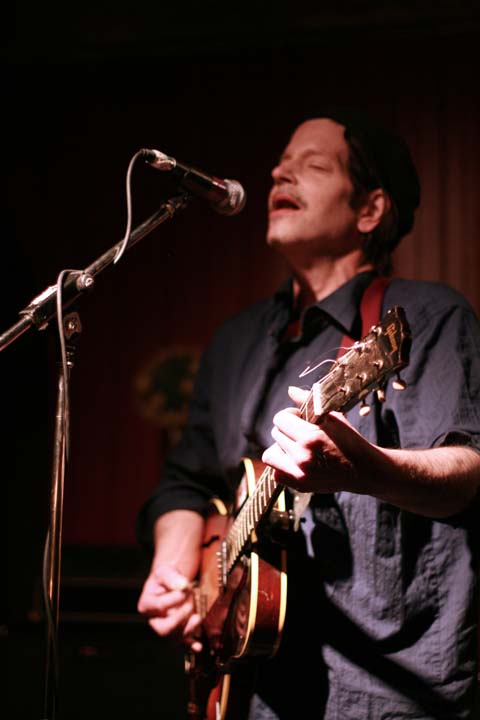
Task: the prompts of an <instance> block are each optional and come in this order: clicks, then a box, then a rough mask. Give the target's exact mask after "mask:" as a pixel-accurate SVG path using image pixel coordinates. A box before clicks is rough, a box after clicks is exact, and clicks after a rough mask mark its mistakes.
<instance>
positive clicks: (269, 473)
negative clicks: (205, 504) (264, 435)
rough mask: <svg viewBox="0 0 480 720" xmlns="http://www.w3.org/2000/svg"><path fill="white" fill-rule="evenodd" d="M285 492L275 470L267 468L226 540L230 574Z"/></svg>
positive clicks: (227, 562)
mask: <svg viewBox="0 0 480 720" xmlns="http://www.w3.org/2000/svg"><path fill="white" fill-rule="evenodd" d="M282 490H283V485H280V484H279V483H277V482H276V480H275V470H274V469H273V468H271V467H266V468H265V470H264V471H263V473H262V474H261V475H260V477H259V478H258V481H257V484H256V485H255V489H254V491H253V493H252V494H251V495H250V496H249V497H248V498H247V500H245V503H244V504H243V506H242V508H241V510H240V512H239V513H238V515H237V517H236V518H235V522H234V523H233V525H232V527H231V528H230V530H229V532H228V533H227V536H226V538H225V543H226V566H227V572H229V571H230V570H231V569H232V567H233V565H234V564H235V561H236V560H237V558H238V557H239V556H240V555H241V553H242V551H243V550H244V548H245V546H246V544H247V542H248V540H249V538H250V536H251V534H252V532H254V531H255V530H256V529H257V528H258V525H259V523H260V521H261V520H262V518H264V517H265V515H266V514H267V513H268V511H269V510H270V508H271V507H272V505H273V504H274V503H275V501H276V500H277V498H278V496H279V495H280V493H281V492H282Z"/></svg>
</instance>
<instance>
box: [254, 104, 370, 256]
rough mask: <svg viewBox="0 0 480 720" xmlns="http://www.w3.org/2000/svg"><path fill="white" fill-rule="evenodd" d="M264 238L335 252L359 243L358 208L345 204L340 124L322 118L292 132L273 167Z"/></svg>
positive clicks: (349, 189) (347, 186)
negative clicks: (354, 208)
mask: <svg viewBox="0 0 480 720" xmlns="http://www.w3.org/2000/svg"><path fill="white" fill-rule="evenodd" d="M272 177H273V187H272V190H271V192H270V195H269V201H268V210H269V224H268V232H267V242H268V243H269V244H270V245H275V246H277V247H280V248H283V249H284V250H285V251H287V250H288V247H289V246H290V247H291V248H292V249H293V248H294V246H298V247H300V246H303V249H305V248H307V249H308V251H309V252H310V251H311V252H312V253H317V252H320V253H321V254H328V255H331V256H334V257H335V256H340V255H343V254H345V253H346V252H350V251H351V250H353V249H356V248H358V247H359V245H360V235H359V232H358V229H357V212H356V211H355V210H353V209H352V208H351V207H350V204H349V203H350V199H351V196H352V193H353V186H352V182H351V180H350V177H349V174H348V145H347V143H346V141H345V138H344V127H343V126H342V125H339V124H338V123H336V122H334V121H333V120H329V119H327V118H321V119H315V120H307V121H306V122H304V123H302V125H300V126H299V127H298V128H297V129H296V130H295V132H294V133H293V135H292V137H291V139H290V142H289V143H288V145H287V147H286V148H285V151H284V153H283V155H282V157H281V158H280V161H279V163H278V165H277V166H276V167H275V168H274V169H273V171H272Z"/></svg>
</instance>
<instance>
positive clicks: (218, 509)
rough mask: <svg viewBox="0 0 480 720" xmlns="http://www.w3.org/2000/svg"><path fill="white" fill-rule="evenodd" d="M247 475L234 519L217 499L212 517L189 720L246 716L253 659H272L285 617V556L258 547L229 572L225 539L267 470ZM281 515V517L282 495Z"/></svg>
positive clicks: (253, 542) (251, 469) (251, 465)
mask: <svg viewBox="0 0 480 720" xmlns="http://www.w3.org/2000/svg"><path fill="white" fill-rule="evenodd" d="M244 465H245V474H244V477H243V479H242V482H241V484H240V486H239V489H238V492H237V501H236V507H235V512H234V513H233V515H231V514H229V513H228V511H227V508H226V507H225V506H224V505H223V503H222V502H221V501H219V500H218V499H217V498H215V499H214V500H213V502H212V507H211V510H210V513H209V515H208V517H207V521H206V528H205V536H204V543H203V554H202V561H201V568H200V576H199V583H198V587H197V589H196V591H195V594H196V598H195V599H196V606H197V608H196V609H197V611H198V612H199V613H200V614H201V616H202V618H203V633H204V636H203V644H204V651H203V652H202V653H201V654H200V656H196V657H192V656H191V655H190V656H189V657H188V659H187V672H188V674H189V676H190V703H189V712H190V717H192V718H201V719H202V720H204V719H205V718H206V719H207V720H236V719H237V718H242V717H245V716H246V713H247V712H248V703H249V700H250V693H251V690H250V687H251V681H252V680H253V676H252V675H253V667H252V665H251V663H248V658H250V657H252V656H255V655H262V656H272V655H274V654H275V652H276V650H277V648H278V646H279V644H280V640H281V635H282V629H283V624H284V620H285V612H286V593H287V575H286V552H285V550H284V549H283V548H282V547H281V546H280V545H278V544H274V543H271V542H269V541H265V540H263V541H262V542H259V541H258V538H257V536H256V534H255V533H254V532H252V533H251V538H250V542H249V548H248V549H247V550H246V551H244V552H242V553H241V554H240V555H239V557H238V558H237V559H236V560H235V562H234V563H233V565H232V567H231V568H230V569H229V570H227V569H226V558H225V538H226V536H227V533H228V532H229V530H230V529H231V527H232V524H233V522H234V519H235V515H236V513H237V511H238V510H239V509H240V508H241V506H242V505H243V504H244V502H245V500H246V499H247V498H248V497H251V496H252V493H253V492H254V489H255V486H256V482H257V478H258V477H259V476H260V474H261V473H262V472H263V471H264V469H265V466H264V465H263V464H262V463H261V462H259V461H255V460H244ZM276 509H277V510H278V511H280V512H282V511H284V496H283V493H282V494H281V495H280V496H279V498H278V499H277V502H276Z"/></svg>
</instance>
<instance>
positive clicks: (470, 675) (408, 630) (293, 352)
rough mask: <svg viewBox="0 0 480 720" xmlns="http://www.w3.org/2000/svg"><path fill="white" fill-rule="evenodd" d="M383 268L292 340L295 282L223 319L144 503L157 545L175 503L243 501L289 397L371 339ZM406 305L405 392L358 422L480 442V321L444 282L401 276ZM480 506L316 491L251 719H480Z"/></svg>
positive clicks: (395, 293)
mask: <svg viewBox="0 0 480 720" xmlns="http://www.w3.org/2000/svg"><path fill="white" fill-rule="evenodd" d="M371 278H372V275H371V273H361V274H360V275H357V276H356V277H355V278H353V279H352V280H351V281H349V282H348V283H346V284H345V285H344V286H342V287H341V288H339V289H338V290H337V291H335V292H334V293H333V294H332V295H330V296H329V297H327V298H325V299H324V300H322V301H321V302H319V303H318V304H317V305H315V306H313V307H311V308H309V309H307V311H306V312H305V313H304V314H303V316H302V318H301V332H300V334H299V336H298V337H296V338H294V339H291V340H287V341H282V337H283V336H284V330H285V328H286V326H287V325H288V323H289V322H290V321H291V319H292V291H291V283H287V284H286V285H285V286H284V287H282V288H281V289H280V291H279V292H278V293H277V294H276V295H275V296H274V298H272V299H270V300H266V301H265V302H262V303H258V304H257V305H255V306H253V307H251V308H248V309H246V310H245V311H244V312H242V313H240V314H239V315H237V316H236V317H235V318H232V319H231V320H230V321H229V322H227V323H226V324H224V325H223V326H222V327H221V328H220V329H219V331H218V332H217V333H216V335H215V337H214V339H213V341H212V343H211V345H210V347H209V348H208V349H207V351H206V353H205V355H204V357H203V360H202V363H201V367H200V371H199V374H198V377H197V381H196V389H195V393H194V397H193V400H192V406H191V412H190V419H189V424H188V427H187V429H186V431H185V434H184V437H183V439H182V441H181V442H180V444H179V446H178V447H177V448H176V450H175V451H174V453H173V454H172V456H171V458H169V460H168V462H167V463H166V467H165V474H164V477H163V478H162V481H161V482H160V483H159V486H158V488H157V489H156V491H155V492H154V494H153V495H152V497H151V498H150V500H149V501H148V502H147V503H146V504H145V506H144V507H143V509H142V511H141V513H140V516H139V523H138V533H139V538H140V539H141V540H142V541H143V542H148V541H149V539H150V533H151V526H152V524H153V522H154V521H155V519H156V518H157V517H158V516H159V515H160V514H162V513H163V512H166V511H168V510H172V509H177V508H186V509H192V510H197V511H199V512H204V511H205V509H206V505H207V502H208V498H209V497H211V495H212V494H213V495H220V496H221V497H223V498H225V499H226V500H228V499H231V498H232V497H233V494H234V492H235V487H236V484H237V482H238V479H239V475H240V472H241V468H240V465H239V460H240V459H241V458H242V457H243V456H245V455H247V456H248V455H250V456H257V457H258V456H259V455H260V454H261V451H262V450H263V448H265V447H266V446H267V445H269V444H270V443H271V442H272V440H271V435H270V431H271V427H272V417H273V415H274V414H275V412H277V410H280V409H282V408H284V407H286V406H289V405H291V401H290V400H289V398H288V395H287V388H288V386H289V385H300V386H304V387H310V386H311V384H312V383H313V382H315V381H317V380H318V379H319V377H321V376H322V375H323V374H325V373H326V372H327V370H328V367H329V364H328V362H325V363H324V364H321V363H322V362H323V361H326V360H328V359H329V358H331V359H333V358H335V356H336V351H337V348H338V346H339V344H340V343H341V339H342V337H343V335H344V334H345V333H346V334H349V335H351V336H353V337H355V338H356V339H358V338H359V335H360V328H361V319H360V317H359V303H360V299H361V297H362V294H363V292H364V290H365V287H366V286H367V285H368V284H369V282H370V281H371ZM394 305H400V306H402V307H403V308H404V309H405V312H406V315H407V319H408V321H409V324H410V326H411V329H412V335H413V342H412V349H411V353H410V361H409V365H408V367H407V368H406V369H405V370H404V371H403V372H402V376H403V378H404V380H405V381H406V382H407V389H406V390H405V391H403V392H396V391H394V390H393V389H392V387H391V383H388V385H387V388H386V400H385V402H384V403H383V404H381V405H380V404H379V403H377V402H376V401H373V400H372V412H371V413H370V414H369V415H368V416H366V417H364V416H361V415H360V414H359V409H358V407H355V408H353V409H352V410H350V411H349V412H348V415H347V417H348V419H349V421H350V422H351V423H352V424H353V425H354V426H355V427H356V428H357V429H358V430H359V431H360V432H361V433H362V435H364V436H365V437H367V438H368V439H369V440H371V441H372V442H374V443H376V444H378V445H381V446H384V447H402V448H430V447H435V446H439V445H446V444H455V445H469V446H471V447H473V448H475V449H480V326H479V323H478V320H477V318H476V317H475V315H474V313H473V311H472V309H471V307H470V306H469V305H468V303H467V302H466V300H465V299H464V298H463V297H462V296H461V295H460V294H459V293H457V292H455V291H454V290H452V289H451V288H448V287H447V286H445V285H442V284H438V283H424V282H415V281H407V280H402V279H398V278H394V279H392V281H391V283H390V284H389V286H388V287H387V289H386V292H385V296H384V301H383V310H382V314H384V313H385V312H386V311H387V309H388V308H390V307H392V306H394ZM314 365H319V367H318V369H317V371H316V372H315V373H313V374H311V375H308V376H306V377H303V378H300V375H301V373H302V371H303V370H304V369H305V368H306V367H312V366H314ZM476 513H477V515H478V505H477V504H475V503H474V504H473V505H472V507H471V508H469V509H468V510H467V511H465V512H464V513H462V514H461V515H459V516H456V517H454V516H452V517H450V518H448V519H438V520H435V519H431V518H425V517H422V516H419V515H415V514H413V513H409V512H406V511H402V510H400V509H398V508H396V507H394V506H392V505H389V504H387V503H385V502H382V501H379V500H377V499H376V498H373V497H369V496H365V495H355V494H352V493H348V492H339V493H336V494H335V495H331V494H328V495H320V494H318V495H315V496H314V497H313V499H312V502H311V504H310V507H309V508H307V511H306V512H305V515H304V518H303V520H304V522H303V523H302V531H301V533H298V537H296V539H295V542H293V543H292V547H291V548H290V550H289V591H288V592H289V594H288V602H287V607H288V610H287V622H286V628H285V633H284V638H283V640H282V644H281V647H280V650H279V652H278V654H277V656H276V658H274V659H273V660H268V661H263V660H261V661H260V662H259V677H258V683H257V687H258V696H257V697H256V699H255V701H254V704H253V709H252V715H251V717H252V718H253V717H255V718H263V717H264V718H276V717H318V718H328V720H333V719H334V718H335V719H337V718H338V720H348V719H349V718H355V719H356V720H363V719H364V718H369V719H370V718H372V719H374V720H377V718H378V719H380V718H385V720H386V719H387V718H390V719H393V718H416V719H420V718H466V717H469V714H468V713H469V706H470V703H471V693H472V688H473V681H474V675H475V659H474V658H475V616H474V615H475V613H474V593H475V571H476V568H477V566H478V555H479V542H478V540H479V538H478V529H477V526H478V517H476V516H475V514H476ZM474 519H475V521H474ZM310 652H313V653H314V654H315V656H316V659H315V660H313V661H312V660H309V659H308V654H309V653H310ZM299 713H300V714H299Z"/></svg>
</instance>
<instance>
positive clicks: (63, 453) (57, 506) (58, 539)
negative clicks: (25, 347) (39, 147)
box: [0, 193, 192, 720]
mask: <svg viewBox="0 0 480 720" xmlns="http://www.w3.org/2000/svg"><path fill="white" fill-rule="evenodd" d="M191 198H192V195H190V194H189V193H182V194H181V195H177V196H175V197H173V198H170V199H169V200H167V201H166V202H165V203H163V204H162V205H161V206H160V208H159V209H158V210H157V211H156V212H155V213H154V214H153V215H151V216H150V217H149V218H147V220H145V221H144V222H143V223H141V224H140V225H138V226H137V227H136V228H134V229H133V230H132V232H131V233H130V237H129V239H128V243H127V246H126V249H128V250H129V249H130V248H131V247H133V245H135V244H136V243H137V242H138V241H139V240H141V239H142V238H144V237H145V236H146V235H148V234H149V233H150V232H152V230H154V229H155V228H156V227H158V226H159V225H160V224H161V223H162V222H164V221H165V220H169V219H170V218H172V217H173V216H174V215H175V213H176V212H178V211H179V210H183V209H184V208H185V207H186V206H187V204H188V202H189V201H190V200H191ZM122 246H123V241H120V242H118V243H117V244H116V245H114V246H113V247H111V248H110V249H109V250H107V251H106V252H105V253H104V254H103V255H101V256H100V257H99V258H97V259H96V260H94V261H93V263H91V265H89V266H88V267H87V268H85V270H82V271H71V272H68V273H67V274H66V279H65V282H64V284H63V285H62V288H61V291H62V308H66V307H68V306H70V305H71V304H72V303H73V302H75V301H76V300H77V298H78V297H80V295H81V294H82V293H83V292H85V291H86V290H88V289H89V288H91V287H92V286H93V284H94V278H95V276H96V275H98V274H99V273H100V272H102V270H105V268H107V267H108V266H109V265H111V264H112V263H113V261H114V260H115V257H116V256H117V253H118V252H119V251H120V249H121V248H122ZM57 293H58V289H57V285H51V286H49V287H47V288H46V289H45V290H44V291H43V292H41V293H40V295H38V296H37V297H35V298H34V299H33V300H32V301H31V302H30V303H29V305H28V306H27V307H26V308H24V309H23V310H21V311H20V313H19V315H20V316H21V319H20V320H19V321H18V322H17V323H15V324H14V325H12V326H11V327H10V328H9V329H7V330H6V331H5V332H4V333H3V334H2V335H0V350H3V349H4V348H6V347H7V346H8V345H10V344H11V343H12V342H14V341H15V340H16V339H17V338H18V337H20V336H21V335H23V333H24V332H26V331H27V330H28V329H29V328H31V327H36V329H37V330H44V329H45V328H46V327H47V326H48V323H49V322H50V320H51V319H52V318H53V317H55V316H56V315H57V306H56V300H57ZM63 333H64V337H65V340H66V360H67V363H66V367H65V366H64V364H63V363H62V362H61V361H60V364H59V365H60V370H59V375H58V387H57V406H56V417H55V430H54V446H53V463H52V478H51V489H50V523H49V529H48V533H47V542H46V544H45V553H44V564H43V589H44V603H45V611H46V616H47V641H46V659H45V695H44V720H54V719H55V717H56V708H57V696H58V657H57V630H58V621H59V603H60V572H61V549H62V521H63V496H64V487H65V470H66V465H67V459H68V445H69V437H68V428H69V402H68V379H69V375H70V372H71V369H72V368H73V365H74V359H75V349H76V344H77V341H78V338H79V336H80V333H81V323H80V318H79V316H78V314H77V313H76V312H74V313H70V314H69V315H67V316H66V317H65V318H64V320H63ZM65 373H66V374H65Z"/></svg>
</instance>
